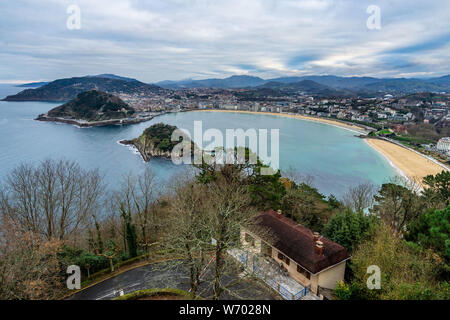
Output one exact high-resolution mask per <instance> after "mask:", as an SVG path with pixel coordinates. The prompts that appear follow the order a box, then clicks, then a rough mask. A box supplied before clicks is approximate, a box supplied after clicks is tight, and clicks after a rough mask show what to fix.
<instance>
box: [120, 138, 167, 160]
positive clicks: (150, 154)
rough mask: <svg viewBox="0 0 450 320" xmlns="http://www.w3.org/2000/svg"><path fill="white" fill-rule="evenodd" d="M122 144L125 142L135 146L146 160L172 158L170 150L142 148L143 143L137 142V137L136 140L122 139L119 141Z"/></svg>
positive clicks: (127, 144)
mask: <svg viewBox="0 0 450 320" xmlns="http://www.w3.org/2000/svg"><path fill="white" fill-rule="evenodd" d="M119 143H120V144H123V145H125V146H134V147H135V148H136V149H137V150H138V151H139V153H140V154H141V157H142V159H143V160H144V161H145V162H150V159H151V158H165V159H171V157H172V155H171V153H170V152H169V151H161V150H156V149H151V150H150V151H145V150H143V149H142V148H141V144H139V143H137V142H136V139H134V140H121V141H119Z"/></svg>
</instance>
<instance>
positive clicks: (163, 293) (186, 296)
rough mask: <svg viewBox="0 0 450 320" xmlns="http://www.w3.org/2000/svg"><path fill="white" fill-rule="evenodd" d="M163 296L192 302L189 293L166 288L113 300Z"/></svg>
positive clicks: (139, 291) (137, 292)
mask: <svg viewBox="0 0 450 320" xmlns="http://www.w3.org/2000/svg"><path fill="white" fill-rule="evenodd" d="M162 296H176V297H180V298H183V299H184V300H192V296H191V294H190V293H189V292H187V291H184V290H180V289H173V288H166V289H159V288H153V289H146V290H138V291H135V292H132V293H129V294H126V295H123V296H121V297H117V298H114V299H113V300H139V299H142V298H149V297H162Z"/></svg>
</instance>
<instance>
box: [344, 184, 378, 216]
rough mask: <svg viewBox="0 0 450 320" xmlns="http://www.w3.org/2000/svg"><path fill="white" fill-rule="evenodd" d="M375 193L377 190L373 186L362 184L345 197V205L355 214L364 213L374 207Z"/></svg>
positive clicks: (349, 191) (353, 188)
mask: <svg viewBox="0 0 450 320" xmlns="http://www.w3.org/2000/svg"><path fill="white" fill-rule="evenodd" d="M375 193H376V189H375V186H374V185H373V184H371V183H369V182H367V183H361V184H359V185H357V186H356V187H352V188H350V189H349V190H348V192H347V193H346V194H345V195H344V199H343V203H344V205H345V206H346V207H348V208H350V209H352V210H353V211H355V212H360V211H364V210H365V209H367V208H370V207H372V205H373V202H374V195H375Z"/></svg>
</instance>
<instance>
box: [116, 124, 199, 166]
mask: <svg viewBox="0 0 450 320" xmlns="http://www.w3.org/2000/svg"><path fill="white" fill-rule="evenodd" d="M177 129H178V128H177V127H176V126H171V125H168V124H164V123H157V124H154V125H152V126H151V127H149V128H147V129H145V131H144V132H143V133H142V134H141V135H140V136H139V137H138V138H136V139H133V140H122V141H120V143H121V144H124V145H133V146H135V147H136V149H137V150H138V151H139V152H140V154H141V155H142V158H143V159H144V161H145V162H149V161H150V159H151V158H152V157H157V158H171V153H172V150H173V148H174V147H175V146H176V145H177V144H179V143H180V142H181V143H191V154H193V153H194V149H195V148H196V145H195V144H194V143H193V142H192V141H191V140H190V139H188V138H187V137H180V139H179V140H178V141H172V134H173V133H174V131H175V130H177ZM181 156H182V154H181Z"/></svg>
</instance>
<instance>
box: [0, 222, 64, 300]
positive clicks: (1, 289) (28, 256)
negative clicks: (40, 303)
mask: <svg viewBox="0 0 450 320" xmlns="http://www.w3.org/2000/svg"><path fill="white" fill-rule="evenodd" d="M0 235H1V236H0V299H2V300H4V299H14V300H16V299H56V298H58V297H59V296H60V295H61V294H62V293H63V292H64V290H65V286H64V284H65V282H64V277H63V276H62V273H61V272H62V270H61V264H60V261H59V260H58V253H60V252H61V249H62V241H59V240H55V239H53V240H50V241H46V240H43V239H42V238H41V237H39V236H38V235H36V234H33V233H32V232H30V231H27V232H23V231H22V230H21V227H20V226H19V225H17V224H16V223H15V222H14V221H12V220H11V219H9V218H8V217H6V216H3V219H1V221H0Z"/></svg>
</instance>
